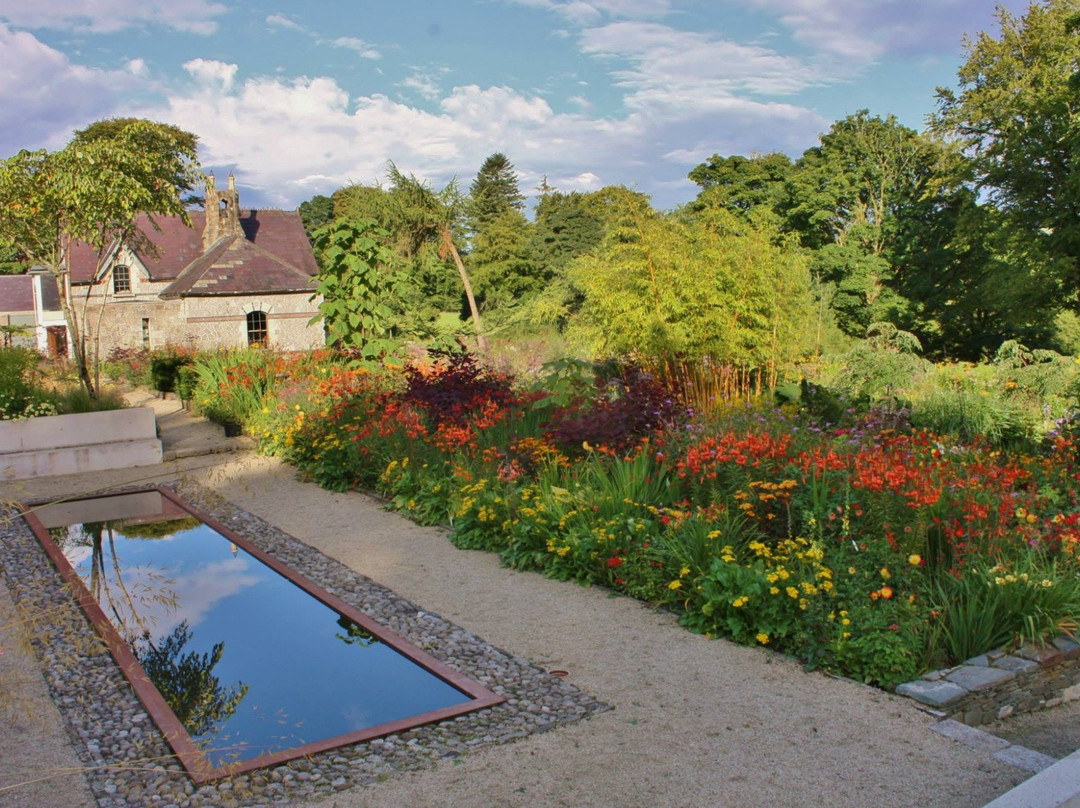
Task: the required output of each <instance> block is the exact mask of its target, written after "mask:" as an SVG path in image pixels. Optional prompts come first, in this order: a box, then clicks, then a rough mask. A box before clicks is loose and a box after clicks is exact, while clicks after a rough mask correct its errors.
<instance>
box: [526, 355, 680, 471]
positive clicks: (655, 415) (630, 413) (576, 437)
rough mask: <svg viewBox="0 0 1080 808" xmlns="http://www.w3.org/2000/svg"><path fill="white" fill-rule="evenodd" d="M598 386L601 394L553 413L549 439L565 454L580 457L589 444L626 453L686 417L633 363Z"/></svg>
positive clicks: (674, 400) (662, 387)
mask: <svg viewBox="0 0 1080 808" xmlns="http://www.w3.org/2000/svg"><path fill="white" fill-rule="evenodd" d="M596 383H597V386H598V388H600V389H599V390H598V391H597V392H598V393H599V395H595V396H588V397H586V396H583V397H582V399H581V400H580V401H579V402H578V403H576V404H572V405H570V406H566V407H559V408H558V409H556V410H555V411H554V413H553V414H552V417H551V422H550V424H549V425H548V428H547V430H546V435H547V438H548V440H550V441H552V442H553V443H554V444H555V445H557V446H558V447H559V448H560V449H561V450H562V451H563V452H564V453H565V454H567V455H570V456H573V455H579V454H581V453H582V452H583V451H584V448H583V447H584V444H585V443H588V444H589V445H590V446H592V447H594V448H598V449H607V450H610V451H613V452H618V453H625V452H627V451H629V450H631V449H632V448H633V447H634V446H636V445H637V444H638V443H639V442H640V441H641V439H642V438H644V437H648V436H651V435H653V434H654V433H655V432H657V431H658V430H660V429H663V428H665V427H668V426H670V425H671V424H674V423H678V422H680V421H682V420H684V419H685V417H686V416H687V411H686V409H685V407H684V406H683V405H681V404H680V403H679V400H678V397H677V396H676V395H675V394H674V393H673V392H672V391H671V390H670V389H668V388H667V387H666V386H665V385H664V384H663V383H662V382H661V381H660V380H659V379H658V378H657V377H655V376H653V375H651V374H649V373H647V372H646V371H644V370H642V369H641V368H640V367H637V366H635V365H630V366H627V367H623V368H619V369H618V370H617V372H616V373H615V374H614V375H612V376H610V377H608V378H606V379H604V378H601V379H598V380H597V382H596Z"/></svg>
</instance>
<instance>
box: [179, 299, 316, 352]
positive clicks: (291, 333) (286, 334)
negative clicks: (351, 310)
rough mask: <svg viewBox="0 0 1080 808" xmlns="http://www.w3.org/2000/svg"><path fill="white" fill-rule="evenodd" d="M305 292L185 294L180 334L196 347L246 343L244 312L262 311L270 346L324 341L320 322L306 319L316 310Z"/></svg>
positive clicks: (306, 345) (290, 348)
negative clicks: (249, 294)
mask: <svg viewBox="0 0 1080 808" xmlns="http://www.w3.org/2000/svg"><path fill="white" fill-rule="evenodd" d="M310 297H311V295H310V294H308V293H306V292H305V293H301V294H282V295H252V296H250V297H248V296H238V297H189V298H186V299H185V300H184V301H183V310H182V318H183V322H184V325H183V328H184V338H185V339H186V340H190V341H191V344H194V345H197V346H198V347H212V346H215V345H227V346H243V345H247V344H248V332H247V328H248V324H247V321H248V314H249V313H251V312H253V311H262V312H264V313H265V314H266V326H267V331H268V342H269V346H270V347H271V348H275V349H278V350H285V351H299V350H305V349H308V348H317V347H319V346H320V345H322V344H323V343H324V341H325V340H324V337H323V329H322V325H321V324H319V323H315V324H314V325H312V326H310V327H309V326H308V322H309V321H310V320H311V318H312V317H314V316H315V315H316V314H318V308H317V302H311V301H309V298H310Z"/></svg>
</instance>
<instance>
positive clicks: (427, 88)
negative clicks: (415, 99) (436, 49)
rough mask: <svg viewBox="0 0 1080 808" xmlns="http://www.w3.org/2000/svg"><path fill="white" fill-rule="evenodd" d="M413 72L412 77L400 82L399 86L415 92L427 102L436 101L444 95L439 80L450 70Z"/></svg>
mask: <svg viewBox="0 0 1080 808" xmlns="http://www.w3.org/2000/svg"><path fill="white" fill-rule="evenodd" d="M412 70H413V72H412V75H410V76H407V77H406V78H404V79H402V80H401V81H400V82H398V86H400V87H404V88H406V89H408V90H412V91H414V92H415V93H417V94H418V95H419V96H420V97H421V98H423V99H424V100H426V101H435V100H436V99H438V98H439V97H440V96H441V95H442V88H441V87H440V85H439V80H440V79H441V78H442V77H443V76H444V75H446V74H447V73H448V72H450V71H449V70H448V69H446V68H437V69H435V70H422V69H420V68H413V69H412Z"/></svg>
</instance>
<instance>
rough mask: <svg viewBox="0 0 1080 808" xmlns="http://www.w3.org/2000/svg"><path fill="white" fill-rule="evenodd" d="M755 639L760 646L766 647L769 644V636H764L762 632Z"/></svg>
mask: <svg viewBox="0 0 1080 808" xmlns="http://www.w3.org/2000/svg"><path fill="white" fill-rule="evenodd" d="M756 639H757V641H758V642H759V643H761V644H762V645H768V644H769V635H768V634H765V633H764V632H762V633H761V634H758V635H757V637H756Z"/></svg>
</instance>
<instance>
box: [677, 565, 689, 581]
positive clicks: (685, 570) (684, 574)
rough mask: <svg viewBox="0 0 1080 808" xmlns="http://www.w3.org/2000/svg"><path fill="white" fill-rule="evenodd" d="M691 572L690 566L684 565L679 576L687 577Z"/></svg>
mask: <svg viewBox="0 0 1080 808" xmlns="http://www.w3.org/2000/svg"><path fill="white" fill-rule="evenodd" d="M689 574H690V568H689V567H683V568H682V569H681V570H679V577H680V578H685V577H686V576H687V575H689Z"/></svg>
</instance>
